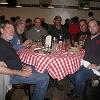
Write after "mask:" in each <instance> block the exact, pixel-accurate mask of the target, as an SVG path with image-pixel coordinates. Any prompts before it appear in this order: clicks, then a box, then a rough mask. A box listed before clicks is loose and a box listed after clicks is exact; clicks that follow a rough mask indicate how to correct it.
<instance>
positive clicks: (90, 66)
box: [88, 64, 97, 69]
mask: <svg viewBox="0 0 100 100" xmlns="http://www.w3.org/2000/svg"><path fill="white" fill-rule="evenodd" d="M88 67H89V68H91V69H92V68H96V67H97V65H96V64H90V65H88Z"/></svg>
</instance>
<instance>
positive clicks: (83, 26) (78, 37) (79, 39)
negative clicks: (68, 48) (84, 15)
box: [75, 19, 91, 45]
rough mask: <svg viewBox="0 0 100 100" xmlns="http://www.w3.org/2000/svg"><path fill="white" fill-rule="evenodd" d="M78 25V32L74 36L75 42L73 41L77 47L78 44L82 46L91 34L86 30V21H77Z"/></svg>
mask: <svg viewBox="0 0 100 100" xmlns="http://www.w3.org/2000/svg"><path fill="white" fill-rule="evenodd" d="M79 25H80V32H79V33H77V34H76V40H75V42H77V45H79V44H80V42H83V44H84V42H85V39H86V38H87V36H90V35H91V33H90V32H89V30H88V25H87V21H86V20H85V19H81V20H80V21H79Z"/></svg>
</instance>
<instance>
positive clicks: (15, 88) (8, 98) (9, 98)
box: [5, 84, 32, 100]
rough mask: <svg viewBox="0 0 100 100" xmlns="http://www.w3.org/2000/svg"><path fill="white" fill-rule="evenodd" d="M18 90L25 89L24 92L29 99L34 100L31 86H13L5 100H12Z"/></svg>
mask: <svg viewBox="0 0 100 100" xmlns="http://www.w3.org/2000/svg"><path fill="white" fill-rule="evenodd" d="M17 89H24V92H25V94H26V95H27V96H28V97H29V100H32V94H31V91H30V84H12V88H11V89H10V90H9V91H8V92H7V94H6V96H5V100H12V94H13V93H14V91H15V90H17Z"/></svg>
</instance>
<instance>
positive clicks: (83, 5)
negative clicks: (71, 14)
mask: <svg viewBox="0 0 100 100" xmlns="http://www.w3.org/2000/svg"><path fill="white" fill-rule="evenodd" d="M78 7H79V9H89V8H90V0H78Z"/></svg>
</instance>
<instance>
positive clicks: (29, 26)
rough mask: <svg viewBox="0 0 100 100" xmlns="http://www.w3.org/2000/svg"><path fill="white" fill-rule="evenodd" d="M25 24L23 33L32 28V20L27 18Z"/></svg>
mask: <svg viewBox="0 0 100 100" xmlns="http://www.w3.org/2000/svg"><path fill="white" fill-rule="evenodd" d="M25 22H26V27H25V31H28V30H30V29H31V28H32V27H33V24H32V20H31V19H30V18H27V19H26V21H25Z"/></svg>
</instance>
